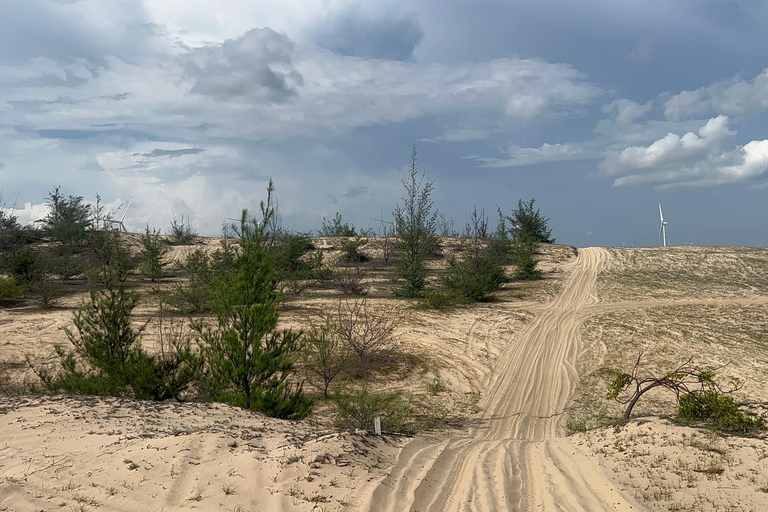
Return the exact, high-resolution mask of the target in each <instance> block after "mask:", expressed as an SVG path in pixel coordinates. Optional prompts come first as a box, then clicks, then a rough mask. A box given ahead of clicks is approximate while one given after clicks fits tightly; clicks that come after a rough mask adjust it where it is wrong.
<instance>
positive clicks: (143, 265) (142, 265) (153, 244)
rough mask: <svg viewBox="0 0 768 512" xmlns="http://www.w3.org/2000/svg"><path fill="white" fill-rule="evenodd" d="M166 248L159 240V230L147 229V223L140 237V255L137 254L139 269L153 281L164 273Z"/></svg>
mask: <svg viewBox="0 0 768 512" xmlns="http://www.w3.org/2000/svg"><path fill="white" fill-rule="evenodd" d="M166 252H168V248H167V247H166V246H165V245H164V244H163V242H162V240H160V231H159V230H154V229H153V230H151V231H150V229H149V225H147V227H146V230H145V232H144V235H142V237H141V255H140V256H139V258H140V260H139V270H141V273H142V274H144V275H145V276H147V277H148V278H149V280H150V281H152V282H153V283H154V282H156V281H157V280H159V279H161V278H162V277H163V275H164V274H165V271H164V269H163V267H164V266H165V262H163V256H165V253H166Z"/></svg>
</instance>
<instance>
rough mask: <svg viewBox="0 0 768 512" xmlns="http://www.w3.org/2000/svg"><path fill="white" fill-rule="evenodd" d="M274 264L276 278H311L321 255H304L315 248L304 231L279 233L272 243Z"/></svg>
mask: <svg viewBox="0 0 768 512" xmlns="http://www.w3.org/2000/svg"><path fill="white" fill-rule="evenodd" d="M272 249H273V250H274V253H275V254H274V266H275V270H276V272H277V274H278V280H280V281H283V280H287V279H291V278H293V279H312V278H313V274H314V271H315V270H316V269H318V268H319V267H320V265H322V255H320V253H317V254H318V256H319V257H318V256H315V257H306V255H307V254H309V252H310V251H312V250H314V249H315V245H314V244H313V243H312V239H311V238H310V237H309V236H308V235H306V234H304V233H285V232H283V233H281V234H280V235H279V237H278V239H277V241H276V243H274V244H273V245H272Z"/></svg>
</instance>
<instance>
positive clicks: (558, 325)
mask: <svg viewBox="0 0 768 512" xmlns="http://www.w3.org/2000/svg"><path fill="white" fill-rule="evenodd" d="M608 258H609V254H608V252H607V251H605V250H603V249H597V248H590V249H583V250H581V251H580V253H579V258H578V259H577V260H576V261H575V263H573V264H572V266H573V269H572V273H571V275H570V277H569V278H568V280H567V282H566V283H565V285H564V287H563V290H562V292H561V293H560V295H559V296H558V297H557V298H556V299H555V300H554V301H552V302H551V303H550V304H548V305H547V306H545V307H544V308H543V309H542V310H541V313H540V314H539V315H538V316H537V317H536V319H535V320H533V321H532V322H531V323H530V324H529V325H528V327H527V328H526V329H525V331H524V332H523V333H522V334H521V335H520V336H519V337H518V338H516V339H514V340H511V341H509V342H508V343H507V344H506V345H505V350H504V351H503V353H502V355H501V357H500V359H499V361H498V364H497V365H496V367H495V369H494V371H493V373H492V375H491V377H490V385H489V392H488V398H487V400H486V402H485V404H484V405H485V406H484V408H483V409H484V411H485V412H484V414H483V415H482V418H481V420H480V421H479V422H478V424H477V425H476V426H475V427H473V428H472V429H471V430H470V432H469V435H468V436H467V437H464V438H459V439H456V438H453V439H443V440H440V439H434V438H433V439H417V440H414V441H413V442H411V443H410V444H409V445H408V446H407V447H406V448H405V449H404V450H403V452H402V454H401V455H400V458H399V460H398V463H397V465H396V466H395V467H394V468H393V469H392V472H391V473H390V475H389V477H387V478H386V479H385V480H384V481H383V482H382V484H381V485H380V486H379V487H378V488H377V489H376V490H375V491H374V493H373V495H372V498H371V502H370V504H369V508H370V510H387V511H401V510H411V511H445V512H448V511H455V510H472V511H477V510H541V506H542V505H543V506H545V509H546V510H592V511H597V510H633V509H634V510H637V509H638V507H637V506H636V505H635V504H634V502H632V501H631V500H630V499H628V498H626V497H625V496H623V495H621V494H620V493H619V492H617V491H613V490H612V487H613V486H612V485H611V484H610V482H609V481H608V480H607V479H606V478H605V477H604V476H603V475H602V473H601V471H600V470H599V469H598V468H597V467H596V466H594V465H593V463H591V462H590V461H586V460H585V461H578V465H577V464H573V462H576V461H573V460H570V456H571V455H572V453H573V452H574V451H575V450H570V449H569V446H568V441H567V440H566V439H562V438H558V436H562V434H563V433H564V427H563V421H564V420H563V412H564V409H565V407H566V406H567V405H568V401H569V397H570V395H571V393H572V391H573V389H574V387H575V385H576V383H577V379H578V374H577V370H576V364H577V358H578V355H579V352H580V350H581V341H580V334H579V330H580V325H581V321H582V320H583V317H584V315H583V314H582V312H581V310H582V309H583V308H584V307H586V306H588V305H589V304H591V303H594V302H596V299H595V297H594V295H593V294H592V292H593V288H594V285H595V280H596V278H597V274H598V272H599V270H600V268H601V266H603V265H604V264H605V263H606V261H607V259H608ZM498 335H499V336H500V335H501V334H498ZM577 468H578V469H577ZM587 482H588V484H587Z"/></svg>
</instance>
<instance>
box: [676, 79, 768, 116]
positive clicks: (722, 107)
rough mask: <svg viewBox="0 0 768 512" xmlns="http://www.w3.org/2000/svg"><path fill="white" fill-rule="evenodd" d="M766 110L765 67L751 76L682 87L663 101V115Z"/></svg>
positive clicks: (742, 112) (767, 103) (741, 112)
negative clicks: (685, 89) (693, 88)
mask: <svg viewBox="0 0 768 512" xmlns="http://www.w3.org/2000/svg"><path fill="white" fill-rule="evenodd" d="M766 110H768V68H765V69H763V71H762V72H761V73H760V74H758V75H757V76H756V77H755V78H754V79H752V80H740V79H732V80H727V81H723V82H717V83H715V84H712V85H710V86H707V87H701V88H699V89H696V90H693V91H683V92H681V93H679V94H676V95H674V96H672V97H671V98H669V99H668V100H667V101H666V102H665V104H664V115H665V116H666V118H667V119H670V120H675V121H677V120H681V119H686V118H689V117H692V116H698V115H701V114H706V113H716V114H724V115H728V116H746V115H748V114H756V113H760V112H764V111H766Z"/></svg>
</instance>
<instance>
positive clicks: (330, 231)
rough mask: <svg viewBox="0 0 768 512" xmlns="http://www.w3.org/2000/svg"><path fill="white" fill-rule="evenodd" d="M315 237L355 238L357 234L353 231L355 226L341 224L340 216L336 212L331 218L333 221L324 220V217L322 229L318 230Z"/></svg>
mask: <svg viewBox="0 0 768 512" xmlns="http://www.w3.org/2000/svg"><path fill="white" fill-rule="evenodd" d="M317 236H323V237H351V236H357V232H356V231H355V226H350V225H349V224H347V223H342V221H341V214H340V213H339V212H336V215H335V216H334V217H333V220H331V221H330V222H328V221H327V220H325V217H323V227H322V228H321V229H320V230H318V232H317Z"/></svg>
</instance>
